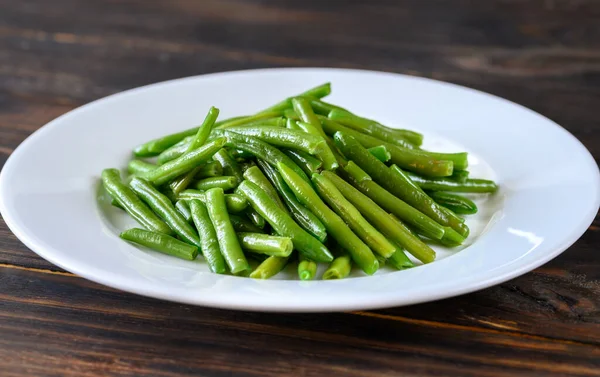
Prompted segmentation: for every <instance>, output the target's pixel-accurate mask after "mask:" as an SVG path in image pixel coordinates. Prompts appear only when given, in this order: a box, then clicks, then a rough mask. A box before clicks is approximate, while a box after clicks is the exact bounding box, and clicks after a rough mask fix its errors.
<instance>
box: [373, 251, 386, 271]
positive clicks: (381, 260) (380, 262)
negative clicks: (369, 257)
mask: <svg viewBox="0 0 600 377" xmlns="http://www.w3.org/2000/svg"><path fill="white" fill-rule="evenodd" d="M375 258H377V261H378V262H379V268H384V267H385V264H386V262H387V259H385V258H384V257H382V256H381V255H379V254H375Z"/></svg>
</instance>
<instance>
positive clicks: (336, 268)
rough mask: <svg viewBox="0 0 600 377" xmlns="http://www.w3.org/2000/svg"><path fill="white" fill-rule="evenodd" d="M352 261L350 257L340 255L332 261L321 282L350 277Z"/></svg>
mask: <svg viewBox="0 0 600 377" xmlns="http://www.w3.org/2000/svg"><path fill="white" fill-rule="evenodd" d="M351 269H352V260H351V259H350V255H348V254H346V255H342V256H339V257H337V258H335V259H334V260H333V262H331V264H330V265H329V267H327V270H325V272H324V273H323V280H331V279H343V278H345V277H347V276H348V275H350V270H351Z"/></svg>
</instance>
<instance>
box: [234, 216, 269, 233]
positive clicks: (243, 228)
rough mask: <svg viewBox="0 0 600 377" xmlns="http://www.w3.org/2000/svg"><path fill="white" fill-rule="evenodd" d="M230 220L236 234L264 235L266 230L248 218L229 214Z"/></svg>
mask: <svg viewBox="0 0 600 377" xmlns="http://www.w3.org/2000/svg"><path fill="white" fill-rule="evenodd" d="M229 220H230V221H231V225H233V229H235V231H236V232H250V233H264V230H262V229H260V228H259V227H257V226H256V225H254V224H252V222H250V220H248V219H247V218H246V217H242V216H238V215H233V214H229Z"/></svg>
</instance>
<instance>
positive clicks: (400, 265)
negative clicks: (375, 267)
mask: <svg viewBox="0 0 600 377" xmlns="http://www.w3.org/2000/svg"><path fill="white" fill-rule="evenodd" d="M388 262H389V263H390V264H391V265H392V266H394V268H395V269H397V270H405V269H407V268H411V267H414V266H415V264H414V263H413V262H412V261H411V260H410V259H409V258H408V256H407V255H406V254H405V253H404V251H403V250H402V249H401V248H400V247H398V250H396V252H395V253H394V254H393V255H392V256H391V257H390V258H389V259H388Z"/></svg>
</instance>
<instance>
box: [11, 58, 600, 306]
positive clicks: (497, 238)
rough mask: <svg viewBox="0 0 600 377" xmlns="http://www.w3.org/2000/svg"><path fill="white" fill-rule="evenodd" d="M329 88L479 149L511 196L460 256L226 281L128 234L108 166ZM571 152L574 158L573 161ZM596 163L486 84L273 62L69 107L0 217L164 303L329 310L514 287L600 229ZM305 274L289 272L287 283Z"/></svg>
mask: <svg viewBox="0 0 600 377" xmlns="http://www.w3.org/2000/svg"><path fill="white" fill-rule="evenodd" d="M326 81H330V82H331V83H332V85H333V94H332V95H331V96H330V97H328V98H327V100H328V101H331V102H333V103H336V104H339V105H341V106H344V107H347V108H350V109H352V110H353V111H354V112H356V113H358V114H361V115H364V116H367V117H371V118H376V119H378V120H380V121H381V122H382V123H384V124H387V125H390V126H394V127H403V128H410V129H415V130H419V131H423V132H424V133H425V136H426V140H428V142H432V143H433V144H429V147H431V148H436V149H440V148H442V149H450V150H461V149H465V150H466V151H468V152H470V154H471V155H470V163H471V165H472V168H470V170H471V171H472V172H477V174H478V175H483V176H485V177H491V178H494V179H496V180H497V181H498V183H499V184H500V187H501V189H500V191H499V192H498V193H497V194H496V195H494V196H492V197H491V198H487V199H486V200H485V202H484V203H482V204H481V206H482V208H481V209H482V210H481V215H480V216H479V217H477V218H474V219H473V220H469V221H470V224H471V226H474V228H476V229H475V231H474V232H473V233H474V234H473V235H472V236H471V237H470V239H469V246H468V247H466V248H464V249H463V250H461V251H448V250H442V251H441V252H440V253H439V255H440V258H438V260H436V261H435V262H434V263H431V264H429V265H426V266H419V267H417V268H413V269H409V270H405V271H397V272H391V271H382V272H381V273H378V274H376V275H375V276H369V277H364V276H362V277H353V278H348V279H343V280H339V281H311V282H301V281H297V280H282V279H281V278H280V279H275V280H267V281H257V280H253V279H248V278H241V277H234V276H222V275H215V274H212V273H210V272H208V269H207V268H206V266H205V264H204V262H203V261H201V260H200V259H201V258H199V260H198V261H195V262H186V261H180V260H177V259H175V258H171V257H168V256H163V255H160V254H158V253H154V252H151V251H145V250H140V249H138V248H135V247H133V246H131V245H130V244H127V243H125V242H123V241H121V240H120V239H119V238H118V233H119V231H120V230H123V227H124V226H127V225H129V224H131V223H126V222H127V221H130V220H124V218H123V217H122V215H121V214H119V212H118V210H117V209H114V208H110V206H108V205H107V204H106V203H105V200H104V199H105V197H104V196H103V194H102V190H99V174H100V172H101V171H102V169H104V168H106V167H121V168H122V167H124V166H126V163H127V161H128V160H129V159H130V158H131V149H132V148H133V147H134V146H136V145H138V144H140V143H142V142H144V141H146V140H148V139H152V138H155V137H158V136H161V135H164V134H167V133H171V132H175V131H177V130H180V129H185V128H189V127H190V126H192V125H194V124H197V123H199V122H200V121H201V120H202V119H203V117H204V115H205V112H206V111H207V109H208V108H209V106H211V105H215V106H217V107H219V108H220V109H221V111H222V112H221V114H222V118H226V117H229V116H234V115H241V114H249V113H253V112H256V111H258V110H259V109H262V108H265V107H268V106H269V105H271V104H273V103H275V102H278V101H279V100H281V99H282V98H285V97H288V96H290V95H294V94H296V93H300V92H302V91H304V90H306V89H307V88H309V87H312V86H315V85H318V84H321V83H323V82H326ZM565 156H568V157H567V158H565ZM598 205H599V174H598V167H597V166H596V163H595V162H594V159H593V158H592V156H591V155H590V154H589V152H588V151H587V150H586V149H585V148H584V147H583V146H582V145H581V143H579V141H577V139H575V138H574V137H573V136H572V135H571V134H569V133H568V132H567V131H565V130H564V129H563V128H561V127H560V126H558V125H556V124H555V123H553V122H552V121H550V120H548V119H547V118H544V117H543V116H541V115H539V114H536V113H534V112H533V111H530V110H528V109H526V108H523V107H521V106H519V105H516V104H514V103H511V102H509V101H506V100H504V99H501V98H498V97H494V96H492V95H489V94H485V93H481V92H478V91H475V90H472V89H467V88H463V87H459V86H456V85H451V84H447V83H442V82H437V81H432V80H428V79H423V78H416V77H409V76H403V75H398V74H390V73H381V72H369V71H357V70H345V69H316V68H315V69H312V68H308V69H302V68H292V69H267V70H253V71H240V72H230V73H218V74H211V75H205V76H198V77H191V78H185V79H180V80H174V81H168V82H164V83H159V84H154V85H150V86H146V87H142V88H138V89H133V90H129V91H127V92H124V93H120V94H117V95H113V96H110V97H107V98H104V99H101V100H98V101H95V102H93V103H90V104H88V105H85V106H83V107H80V108H78V109H76V110H74V111H71V112H69V113H68V114H65V115H63V116H61V117H59V118H58V119H56V120H54V121H52V122H50V123H49V124H47V125H46V126H44V127H42V128H41V129H40V130H38V131H37V132H35V133H34V134H33V135H31V136H30V137H29V138H28V139H27V140H25V141H24V142H23V143H22V144H21V145H20V146H19V147H18V148H17V149H16V150H15V152H14V153H13V154H12V155H11V156H10V158H9V159H8V161H7V162H6V165H5V166H4V169H3V170H2V173H1V175H0V210H1V212H2V215H3V217H4V219H5V221H6V223H7V224H8V226H9V227H10V229H11V230H12V231H13V232H14V233H15V234H16V235H17V237H19V239H20V240H21V241H23V243H25V244H26V245H27V246H28V247H29V248H31V249H32V250H34V251H35V252H36V253H38V254H39V255H40V256H42V257H43V258H45V259H47V260H49V261H50V262H52V263H54V264H56V265H58V266H60V267H62V268H64V269H66V270H68V271H71V272H73V273H75V274H78V275H81V276H83V277H85V278H87V279H90V280H93V281H95V282H98V283H101V284H105V285H107V286H111V287H114V288H118V289H122V290H125V291H129V292H134V293H138V294H142V295H146V296H152V297H157V298H161V299H167V300H173V301H179V302H184V303H190V304H198V305H206V306H214V307H221V308H231V309H244V310H263V311H288V312H293V311H297V312H301V311H304V312H309V311H314V312H320V311H336V310H355V309H374V308H382V307H389V306H399V305H407V304H414V303H419V302H425V301H431V300H435V299H440V298H445V297H450V296H454V295H459V294H463V293H467V292H472V291H475V290H478V289H482V288H486V287H489V286H491V285H494V284H498V283H501V282H503V281H506V280H508V279H510V278H513V277H515V276H518V275H521V274H523V273H525V272H528V271H530V270H532V269H534V268H535V267H537V266H540V265H541V264H543V263H545V262H547V261H549V260H550V259H552V258H554V257H555V256H557V255H558V254H559V253H561V252H562V251H563V250H565V249H566V248H567V247H569V246H570V245H571V244H573V243H574V242H575V241H576V240H577V239H578V238H579V237H580V236H581V235H582V234H583V232H584V231H585V230H586V228H587V227H588V225H589V224H590V223H591V222H592V220H593V218H594V216H595V215H596V212H597V210H598ZM288 276H289V277H291V276H292V274H290V275H282V277H283V278H286V277H288Z"/></svg>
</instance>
